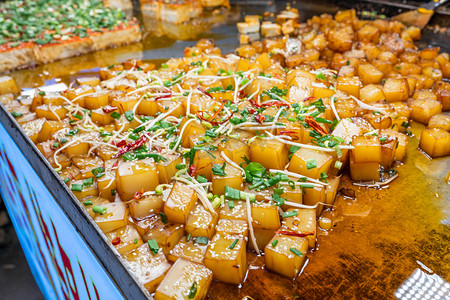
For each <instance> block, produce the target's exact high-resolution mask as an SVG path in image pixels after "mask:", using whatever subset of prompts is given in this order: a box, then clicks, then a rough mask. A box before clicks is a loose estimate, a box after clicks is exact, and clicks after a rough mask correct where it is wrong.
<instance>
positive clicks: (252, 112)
mask: <svg viewBox="0 0 450 300" xmlns="http://www.w3.org/2000/svg"><path fill="white" fill-rule="evenodd" d="M247 110H248V112H249V114H251V115H253V114H254V113H255V112H256V110H254V109H253V108H247Z"/></svg>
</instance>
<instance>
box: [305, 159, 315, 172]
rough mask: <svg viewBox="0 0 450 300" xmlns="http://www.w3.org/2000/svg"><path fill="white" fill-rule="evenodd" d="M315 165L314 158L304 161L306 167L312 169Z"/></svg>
mask: <svg viewBox="0 0 450 300" xmlns="http://www.w3.org/2000/svg"><path fill="white" fill-rule="evenodd" d="M316 167H317V162H316V159H315V158H312V159H310V160H308V161H307V162H306V169H308V170H309V169H314V168H316Z"/></svg>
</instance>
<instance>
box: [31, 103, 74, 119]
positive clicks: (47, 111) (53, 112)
mask: <svg viewBox="0 0 450 300" xmlns="http://www.w3.org/2000/svg"><path fill="white" fill-rule="evenodd" d="M34 112H35V113H36V117H37V118H46V119H47V120H53V121H61V120H62V119H64V118H65V117H66V114H67V109H66V108H65V107H64V106H62V105H46V104H44V105H41V106H38V107H36V109H35V111H34Z"/></svg>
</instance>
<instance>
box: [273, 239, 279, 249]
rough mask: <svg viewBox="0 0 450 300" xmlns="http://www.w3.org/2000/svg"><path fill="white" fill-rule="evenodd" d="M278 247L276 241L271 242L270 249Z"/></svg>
mask: <svg viewBox="0 0 450 300" xmlns="http://www.w3.org/2000/svg"><path fill="white" fill-rule="evenodd" d="M277 245H278V240H273V242H272V248H275V247H276V246H277Z"/></svg>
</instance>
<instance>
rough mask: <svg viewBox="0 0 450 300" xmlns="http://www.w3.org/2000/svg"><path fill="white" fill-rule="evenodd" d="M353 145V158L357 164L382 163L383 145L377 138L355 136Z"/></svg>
mask: <svg viewBox="0 0 450 300" xmlns="http://www.w3.org/2000/svg"><path fill="white" fill-rule="evenodd" d="M352 145H353V146H354V147H355V148H354V149H352V151H351V157H352V158H353V161H354V162H355V163H363V162H380V161H381V144H380V140H379V139H378V137H377V136H373V135H365V136H354V137H353V139H352Z"/></svg>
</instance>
